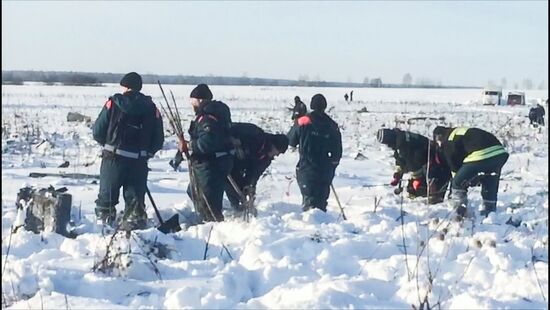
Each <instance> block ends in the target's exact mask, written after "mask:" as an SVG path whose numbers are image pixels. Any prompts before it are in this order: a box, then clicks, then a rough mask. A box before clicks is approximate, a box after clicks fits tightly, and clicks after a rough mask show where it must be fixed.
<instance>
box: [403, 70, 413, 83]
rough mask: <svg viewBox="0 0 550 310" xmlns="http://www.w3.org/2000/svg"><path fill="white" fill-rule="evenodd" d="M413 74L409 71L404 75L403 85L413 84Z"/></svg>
mask: <svg viewBox="0 0 550 310" xmlns="http://www.w3.org/2000/svg"><path fill="white" fill-rule="evenodd" d="M412 81H413V78H412V75H411V74H410V73H407V74H405V75H404V76H403V85H405V86H411V85H412Z"/></svg>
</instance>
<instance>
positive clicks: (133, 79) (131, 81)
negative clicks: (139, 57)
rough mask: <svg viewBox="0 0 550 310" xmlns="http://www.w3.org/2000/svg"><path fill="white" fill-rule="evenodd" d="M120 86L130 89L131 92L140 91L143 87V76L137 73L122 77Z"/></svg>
mask: <svg viewBox="0 0 550 310" xmlns="http://www.w3.org/2000/svg"><path fill="white" fill-rule="evenodd" d="M120 86H124V87H128V88H129V89H131V90H136V91H140V90H141V87H142V86H143V81H142V80H141V75H139V74H137V73H135V72H130V73H127V74H126V75H125V76H123V77H122V80H120Z"/></svg>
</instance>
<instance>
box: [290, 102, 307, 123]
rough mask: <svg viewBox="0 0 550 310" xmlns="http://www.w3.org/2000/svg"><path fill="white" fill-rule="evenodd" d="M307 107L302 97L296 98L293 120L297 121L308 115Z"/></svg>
mask: <svg viewBox="0 0 550 310" xmlns="http://www.w3.org/2000/svg"><path fill="white" fill-rule="evenodd" d="M306 113H307V107H306V104H305V103H303V102H302V100H301V99H300V97H298V96H296V97H294V107H293V108H292V120H297V119H298V118H300V117H302V116H304V115H306Z"/></svg>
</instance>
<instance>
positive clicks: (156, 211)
mask: <svg viewBox="0 0 550 310" xmlns="http://www.w3.org/2000/svg"><path fill="white" fill-rule="evenodd" d="M145 189H146V190H147V196H148V197H149V200H150V201H151V204H152V205H153V209H155V214H156V215H157V217H158V219H159V222H160V225H162V224H164V221H163V220H162V217H160V212H159V209H157V205H156V204H155V201H154V200H153V196H151V192H150V191H149V187H146V188H145Z"/></svg>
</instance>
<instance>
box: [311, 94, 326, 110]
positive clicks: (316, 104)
mask: <svg viewBox="0 0 550 310" xmlns="http://www.w3.org/2000/svg"><path fill="white" fill-rule="evenodd" d="M309 107H310V108H311V109H312V110H313V111H321V112H323V111H324V110H325V109H326V108H327V99H325V96H323V95H321V94H317V95H315V96H313V97H311V103H310V104H309Z"/></svg>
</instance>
